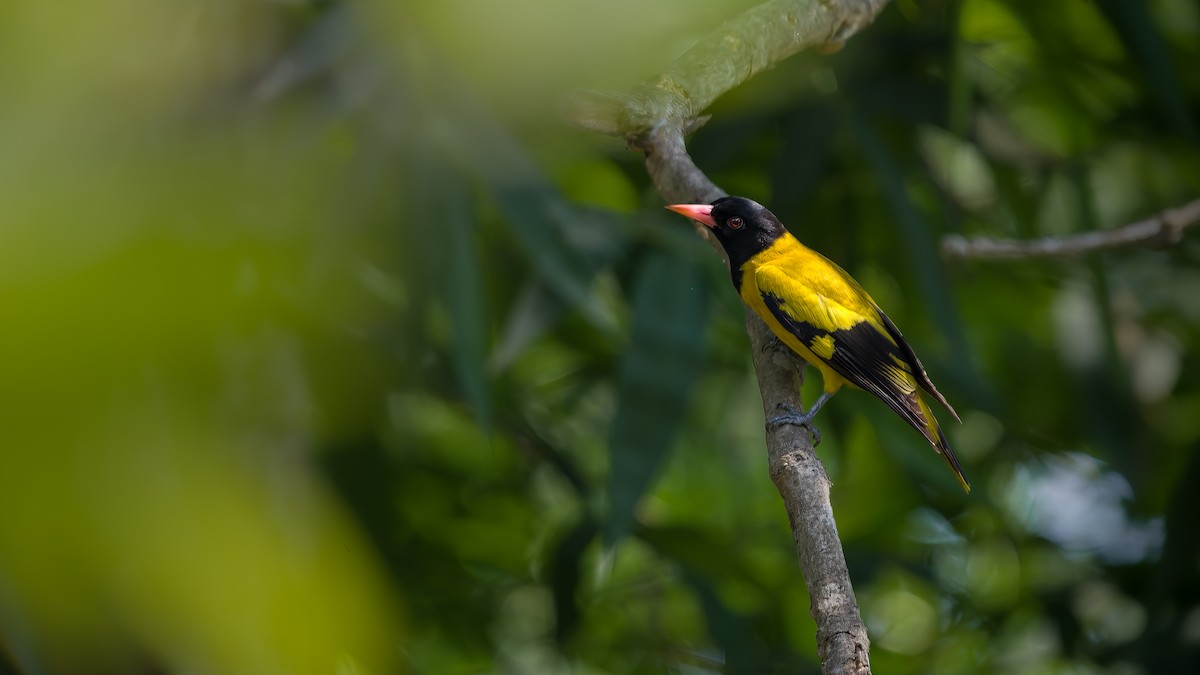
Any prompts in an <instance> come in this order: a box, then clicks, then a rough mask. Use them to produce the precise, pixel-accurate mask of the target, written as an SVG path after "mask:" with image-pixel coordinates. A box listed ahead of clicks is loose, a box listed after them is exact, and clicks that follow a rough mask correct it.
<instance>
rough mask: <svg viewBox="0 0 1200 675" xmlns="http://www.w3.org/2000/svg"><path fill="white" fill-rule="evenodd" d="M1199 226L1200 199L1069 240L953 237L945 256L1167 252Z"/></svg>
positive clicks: (946, 242)
mask: <svg viewBox="0 0 1200 675" xmlns="http://www.w3.org/2000/svg"><path fill="white" fill-rule="evenodd" d="M1198 222H1200V199H1197V200H1195V201H1192V202H1188V203H1187V204H1184V205H1183V206H1180V207H1178V208H1174V209H1168V210H1166V211H1163V212H1162V213H1159V214H1158V215H1155V216H1153V217H1151V218H1147V219H1146V220H1142V221H1139V222H1136V223H1130V224H1129V225H1123V226H1121V227H1116V228H1113V229H1111V230H1099V231H1095V232H1086V233H1084V234H1076V235H1071V236H1066V237H1046V238H1043V239H1029V240H1025V241H1020V240H1014V239H988V238H985V237H977V238H973V239H967V238H965V237H960V236H957V235H950V236H947V237H946V238H944V239H942V255H944V256H946V257H947V258H976V259H979V258H1003V259H1017V258H1052V257H1065V256H1073V255H1082V254H1084V253H1092V252H1095V251H1107V250H1111V249H1116V248H1129V247H1134V246H1146V247H1152V248H1164V247H1167V246H1174V245H1175V244H1178V243H1179V242H1180V241H1181V240H1182V239H1183V235H1184V233H1185V232H1186V231H1187V229H1188V228H1189V227H1192V226H1193V225H1195V224H1196V223H1198Z"/></svg>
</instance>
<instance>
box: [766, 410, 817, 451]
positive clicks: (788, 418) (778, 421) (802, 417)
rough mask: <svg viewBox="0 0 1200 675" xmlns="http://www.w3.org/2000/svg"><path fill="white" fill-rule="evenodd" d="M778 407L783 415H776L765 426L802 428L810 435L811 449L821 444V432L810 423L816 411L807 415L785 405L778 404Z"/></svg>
mask: <svg viewBox="0 0 1200 675" xmlns="http://www.w3.org/2000/svg"><path fill="white" fill-rule="evenodd" d="M779 407H780V408H782V409H783V414H782V415H776V416H775V417H772V418H771V419H769V420H767V426H769V427H771V428H772V429H775V428H778V427H781V426H783V425H785V424H792V425H795V426H798V427H804V428H806V429H808V433H809V434H811V435H812V442H813V447H814V448H815V447H817V446H818V445H820V444H821V430H820V429H818V428H816V427H815V426H813V423H812V418H813V415H814V414H816V412H817V411H816V410H810V411H809V412H807V413H802V412H800V411H799V410H796V409H795V408H793V407H792V406H790V405H788V404H786V403H782V404H780V406H779Z"/></svg>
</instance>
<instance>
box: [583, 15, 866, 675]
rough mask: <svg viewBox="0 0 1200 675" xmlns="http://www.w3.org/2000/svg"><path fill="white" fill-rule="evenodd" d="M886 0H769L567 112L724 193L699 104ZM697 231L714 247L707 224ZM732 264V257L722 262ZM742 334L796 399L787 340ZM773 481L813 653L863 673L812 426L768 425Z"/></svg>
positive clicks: (824, 665) (697, 197) (848, 26)
mask: <svg viewBox="0 0 1200 675" xmlns="http://www.w3.org/2000/svg"><path fill="white" fill-rule="evenodd" d="M886 4H887V0H772V1H771V2H766V3H764V4H762V5H759V6H757V7H754V8H752V9H750V10H748V11H747V12H745V13H744V14H742V15H741V16H738V17H736V18H734V19H732V20H731V21H729V22H727V23H725V24H724V25H722V26H721V27H720V28H718V29H717V30H716V31H715V32H714V33H712V34H711V35H709V36H707V37H705V38H704V39H703V40H701V41H700V42H699V43H697V44H696V46H694V47H693V48H692V49H690V50H688V51H687V52H686V53H684V54H683V56H681V57H680V58H679V59H678V60H676V61H675V62H674V63H672V64H671V65H670V66H668V67H667V68H666V69H665V70H664V71H663V72H662V73H661V74H659V75H658V76H656V77H654V78H651V79H649V80H647V81H645V82H643V83H641V84H639V85H637V86H635V87H634V88H633V89H631V90H630V91H629V92H626V93H618V94H614V93H601V92H579V93H577V94H575V95H573V96H572V97H571V98H570V99H568V100H567V101H566V102H565V108H564V113H565V114H566V115H567V117H568V118H569V119H570V120H571V121H572V122H573V123H575V124H577V125H578V126H581V127H584V128H587V129H591V130H593V131H599V132H602V133H609V134H615V135H620V136H624V137H625V138H626V140H627V141H628V143H629V144H630V146H631V147H633V148H635V149H638V150H640V151H642V152H643V153H645V155H646V170H647V172H648V173H649V175H650V178H651V179H652V180H653V182H654V186H655V188H656V189H657V190H658V192H659V194H660V195H662V197H663V199H665V200H666V202H667V203H694V202H704V203H707V202H711V201H713V200H715V199H717V198H718V197H721V196H723V195H724V194H725V193H724V192H723V191H722V190H721V189H720V188H719V187H717V186H716V185H715V184H714V183H713V182H712V181H711V180H709V179H708V177H707V176H705V175H704V172H702V171H701V170H700V169H699V168H697V167H696V165H695V163H694V162H692V159H691V157H690V156H689V155H688V153H687V150H686V148H685V147H684V141H683V139H684V136H685V135H686V134H687V133H690V132H691V131H692V130H694V129H695V128H697V127H699V126H700V125H701V124H703V121H704V118H701V117H700V114H701V113H702V112H703V110H704V109H705V108H706V107H707V106H708V105H709V104H710V103H712V102H713V101H714V100H715V99H716V98H717V97H718V96H720V95H721V94H722V93H724V92H725V91H728V90H729V89H732V88H733V87H735V86H737V85H738V84H740V83H741V82H742V81H744V80H746V79H748V78H749V77H750V76H752V75H753V74H754V73H756V72H759V71H761V70H763V69H765V68H767V67H769V66H771V65H773V64H774V63H776V62H778V61H780V60H782V59H784V58H786V57H788V56H790V55H792V54H794V53H796V52H798V51H800V50H802V49H805V48H810V47H817V48H826V49H829V48H837V47H839V46H840V44H841V42H842V41H844V40H845V39H846V38H848V37H849V36H850V35H852V34H853V33H855V32H857V31H858V30H859V29H861V28H863V27H865V26H866V25H868V24H870V23H871V21H872V20H873V19H874V18H875V15H876V14H878V13H879V11H880V10H882V9H883V6H884V5H886ZM697 231H698V232H700V233H701V234H702V235H703V236H705V238H706V239H708V241H709V243H710V244H712V245H713V246H714V248H715V249H716V250H717V251H718V252H719V253H721V254H722V257H723V258H724V252H723V251H722V250H721V247H720V245H719V244H717V243H716V242H715V240H714V239H713V238H712V236H711V235H710V234H709V233H708V231H707V228H705V227H703V226H700V225H697ZM726 262H727V263H728V261H726ZM746 331H747V333H748V334H749V336H750V349H751V355H752V358H753V361H754V369H755V373H756V374H757V376H758V385H759V392H760V393H761V395H762V402H763V413H764V416H765V418H766V419H770V418H771V417H774V416H775V415H777V414H779V413H780V412H782V411H783V410H784V406H785V405H790V406H792V407H794V408H797V409H798V408H799V407H800V400H799V391H800V388H799V385H800V383H801V381H802V376H803V373H802V371H801V370H799V369H798V368H797V365H796V361H795V359H794V358H793V357H792V356H791V355H790V354H787V353H786V348H785V347H778V346H775V345H776V344H777V343H775V342H774V341H773V340H772V339H771V338H772V336H771V334H770V331H769V330H768V329H767V327H766V326H765V325H764V324H763V322H762V321H761V320H760V319H759V318H758V317H757V316H756V315H754V313H752V312H750V311H749V310H747V311H746ZM766 443H767V456H768V466H769V469H770V473H771V480H772V482H773V483H775V487H776V489H778V490H779V495H780V496H781V497H782V498H783V502H784V506H785V508H786V510H787V514H788V521H789V522H790V523H791V527H792V537H793V540H794V543H795V546H796V554H797V557H798V558H799V562H800V568H801V570H802V572H803V574H804V580H805V584H806V586H807V588H808V594H809V599H810V602H811V607H810V612H811V613H812V616H813V619H814V620H815V621H816V624H817V654H818V657H819V658H820V660H821V670H822V672H823V673H826V674H837V675H843V674H849V673H854V674H858V675H862V674H869V673H870V672H871V665H870V657H869V651H870V641H869V639H868V637H867V629H866V626H865V625H864V624H863V621H862V617H861V615H860V613H859V609H858V602H857V601H856V599H855V597H854V588H853V586H852V585H851V582H850V573H849V571H848V570H847V568H846V558H845V555H844V553H843V552H842V544H841V540H840V539H839V538H838V533H837V525H836V523H835V521H834V518H833V508H832V506H831V505H830V499H829V488H830V483H829V477H828V475H827V474H826V473H825V466H824V465H823V464H822V463H821V460H820V459H819V458H818V457H817V455H816V453H815V452H814V450H813V439H812V437H811V435H810V434H809V432H808V430H807V429H805V428H802V427H795V426H790V425H785V426H781V427H778V428H771V427H769V426H768V427H767V431H766Z"/></svg>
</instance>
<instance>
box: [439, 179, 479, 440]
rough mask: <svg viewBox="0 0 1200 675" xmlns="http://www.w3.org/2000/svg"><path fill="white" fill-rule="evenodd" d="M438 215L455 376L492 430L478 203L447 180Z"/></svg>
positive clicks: (452, 181) (443, 188)
mask: <svg viewBox="0 0 1200 675" xmlns="http://www.w3.org/2000/svg"><path fill="white" fill-rule="evenodd" d="M434 204H435V206H434V212H435V213H437V214H438V215H439V217H440V218H444V219H445V224H446V238H445V241H446V245H447V247H448V248H449V249H450V250H449V255H447V256H446V258H447V263H448V264H447V265H446V268H445V273H446V277H445V278H444V283H445V284H446V292H447V296H448V301H449V302H448V304H449V306H450V317H451V323H452V325H453V330H454V335H453V338H452V346H453V350H454V365H455V372H456V373H457V374H458V379H459V382H460V384H461V385H462V387H463V391H465V392H466V394H467V399H468V400H469V401H470V402H471V404H472V406H473V407H474V409H475V415H476V417H477V418H478V419H479V424H480V426H482V427H483V428H484V429H485V430H490V429H491V426H492V403H491V394H490V393H489V391H488V390H489V384H488V377H487V373H486V372H485V370H484V354H485V353H486V351H487V344H488V323H487V310H486V307H485V306H484V303H485V302H486V296H485V295H484V289H483V281H482V279H481V278H480V268H481V267H482V266H481V264H480V260H479V253H478V251H477V248H476V245H475V238H474V235H475V231H474V228H473V227H472V225H473V224H474V216H475V209H474V208H473V207H474V206H475V200H474V198H473V197H472V195H471V193H470V192H468V191H467V190H466V189H465V185H463V184H462V182H461V181H457V180H456V179H455V178H454V177H453V176H451V175H446V176H443V181H442V185H441V186H440V191H439V194H438V198H437V199H436V200H435V202H434Z"/></svg>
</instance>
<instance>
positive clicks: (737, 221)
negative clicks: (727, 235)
mask: <svg viewBox="0 0 1200 675" xmlns="http://www.w3.org/2000/svg"><path fill="white" fill-rule="evenodd" d="M726 222H728V223H729V227H732V228H733V229H735V230H740V229H742V225H743V223H742V219H741V218H738V217H737V216H734V217H732V218H730V219H729V220H728V221H726Z"/></svg>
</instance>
